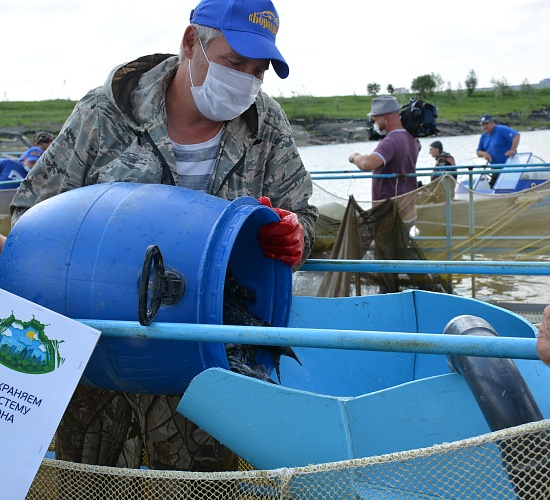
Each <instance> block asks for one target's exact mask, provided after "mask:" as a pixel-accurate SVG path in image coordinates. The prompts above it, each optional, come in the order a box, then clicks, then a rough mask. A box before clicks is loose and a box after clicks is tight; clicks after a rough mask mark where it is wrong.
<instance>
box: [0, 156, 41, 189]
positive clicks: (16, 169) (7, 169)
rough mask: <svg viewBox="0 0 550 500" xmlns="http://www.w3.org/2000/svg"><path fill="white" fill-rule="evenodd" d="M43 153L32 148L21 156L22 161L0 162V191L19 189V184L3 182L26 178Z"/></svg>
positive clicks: (5, 159)
mask: <svg viewBox="0 0 550 500" xmlns="http://www.w3.org/2000/svg"><path fill="white" fill-rule="evenodd" d="M42 153H43V151H42V149H41V148H39V147H37V146H33V147H32V148H30V149H28V150H27V151H26V152H25V153H24V154H23V161H17V160H10V159H9V158H4V159H3V160H0V189H15V188H17V187H19V183H17V182H14V183H6V184H4V181H18V180H22V179H24V178H25V177H26V176H27V173H28V172H29V171H30V169H31V168H32V167H34V164H35V163H36V162H37V161H38V158H40V156H41V155H42Z"/></svg>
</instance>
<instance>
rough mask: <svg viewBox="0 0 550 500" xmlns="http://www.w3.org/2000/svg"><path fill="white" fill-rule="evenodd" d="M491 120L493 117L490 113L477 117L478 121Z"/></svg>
mask: <svg viewBox="0 0 550 500" xmlns="http://www.w3.org/2000/svg"><path fill="white" fill-rule="evenodd" d="M490 121H493V117H492V116H491V115H481V118H480V119H479V123H485V122H490Z"/></svg>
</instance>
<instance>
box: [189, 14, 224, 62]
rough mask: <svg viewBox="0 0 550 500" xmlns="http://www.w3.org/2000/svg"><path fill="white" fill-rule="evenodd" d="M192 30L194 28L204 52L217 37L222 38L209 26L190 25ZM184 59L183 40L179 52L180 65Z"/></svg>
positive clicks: (216, 30)
mask: <svg viewBox="0 0 550 500" xmlns="http://www.w3.org/2000/svg"><path fill="white" fill-rule="evenodd" d="M191 26H193V28H195V30H196V32H197V37H198V39H199V40H200V41H201V42H202V46H203V47H204V50H206V47H208V44H209V43H210V42H211V41H212V40H213V39H214V38H218V37H219V36H222V32H221V31H220V30H218V29H216V28H211V27H210V26H203V25H202V24H193V23H192V24H191ZM184 59H185V56H184V55H183V40H182V43H181V44H180V52H179V62H180V63H181V62H182V61H183V60H184Z"/></svg>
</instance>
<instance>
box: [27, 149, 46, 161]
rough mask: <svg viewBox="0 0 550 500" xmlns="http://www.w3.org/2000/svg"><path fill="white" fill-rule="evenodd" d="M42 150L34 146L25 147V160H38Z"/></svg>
mask: <svg viewBox="0 0 550 500" xmlns="http://www.w3.org/2000/svg"><path fill="white" fill-rule="evenodd" d="M43 152H44V151H42V149H40V148H38V147H36V146H33V147H32V148H29V149H27V151H26V153H25V160H28V161H38V158H40V157H41V156H42V153H43Z"/></svg>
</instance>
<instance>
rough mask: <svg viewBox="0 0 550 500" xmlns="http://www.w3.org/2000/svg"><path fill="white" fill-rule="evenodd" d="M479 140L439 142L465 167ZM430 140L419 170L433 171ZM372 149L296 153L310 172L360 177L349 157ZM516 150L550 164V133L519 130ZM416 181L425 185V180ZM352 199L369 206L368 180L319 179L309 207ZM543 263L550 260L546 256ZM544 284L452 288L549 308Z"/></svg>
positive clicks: (462, 280)
mask: <svg viewBox="0 0 550 500" xmlns="http://www.w3.org/2000/svg"><path fill="white" fill-rule="evenodd" d="M480 134H481V130H480ZM479 137H480V135H467V136H456V137H440V138H439V140H441V142H442V143H443V147H444V149H445V151H447V152H449V153H450V154H452V155H453V156H454V158H455V160H456V163H457V165H468V164H470V163H471V160H472V159H473V158H474V157H475V152H476V149H477V144H478V141H479ZM433 140H434V138H433V137H427V138H421V139H420V143H421V146H422V149H421V151H420V155H419V158H418V163H417V167H425V168H431V167H433V164H434V159H433V158H432V157H431V156H430V154H429V145H430V143H431V142H432V141H433ZM375 147H376V142H372V141H371V142H361V143H352V144H337V145H328V146H307V147H302V148H299V151H300V155H301V156H302V159H303V161H304V164H305V166H306V168H307V169H308V170H309V171H311V172H315V171H321V170H322V171H337V170H348V171H349V172H350V173H359V172H360V171H359V170H358V169H357V168H356V167H355V166H354V165H351V164H350V163H349V162H348V157H349V155H350V154H351V153H353V152H361V153H364V154H365V153H371V152H372V151H373V150H374V148H375ZM519 150H520V151H521V152H532V153H533V154H535V155H537V156H539V157H541V158H542V159H543V160H544V161H547V162H548V161H550V130H541V131H534V132H521V141H520V145H519ZM419 180H422V181H423V182H424V183H427V182H429V177H425V178H419ZM351 195H353V196H354V197H355V199H356V200H357V201H358V202H360V204H362V205H364V206H365V205H368V204H369V202H370V197H371V181H370V179H345V180H318V181H316V182H315V185H314V195H313V198H312V203H314V204H315V205H322V204H325V203H330V202H334V201H337V202H339V203H341V204H344V205H345V204H346V203H347V200H348V198H349V196H351ZM335 197H336V199H335ZM361 202H363V203H361ZM366 208H368V206H366ZM540 223H541V224H545V225H546V226H547V225H548V224H550V217H548V219H547V220H541V221H540ZM541 260H543V261H547V262H550V256H547V257H543V258H542V259H541ZM312 279H313V280H315V279H316V278H313V277H312ZM548 283H549V277H548V276H505V275H503V276H483V277H477V278H476V279H475V280H474V282H472V279H471V278H470V277H469V276H457V277H456V281H455V282H454V286H455V288H456V291H457V293H458V294H460V295H463V296H472V291H474V293H475V296H476V297H477V298H479V299H481V300H491V301H504V302H518V303H531V304H533V303H536V304H550V287H549V286H548Z"/></svg>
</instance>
